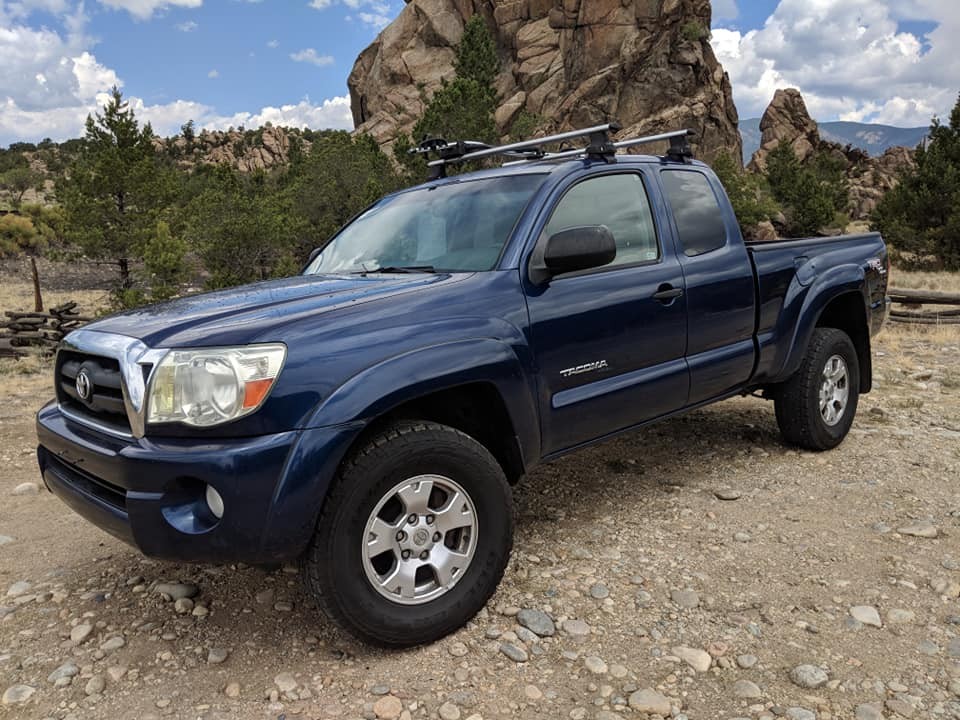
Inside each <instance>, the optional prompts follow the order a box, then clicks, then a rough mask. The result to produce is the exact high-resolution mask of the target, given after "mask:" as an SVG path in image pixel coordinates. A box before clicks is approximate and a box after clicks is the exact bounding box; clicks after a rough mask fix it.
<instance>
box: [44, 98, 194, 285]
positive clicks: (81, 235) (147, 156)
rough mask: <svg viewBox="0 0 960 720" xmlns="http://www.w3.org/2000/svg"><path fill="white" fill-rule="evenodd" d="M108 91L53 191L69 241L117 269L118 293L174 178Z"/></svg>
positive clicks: (129, 281)
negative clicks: (64, 215) (66, 169)
mask: <svg viewBox="0 0 960 720" xmlns="http://www.w3.org/2000/svg"><path fill="white" fill-rule="evenodd" d="M153 140H154V135H153V130H152V128H151V127H150V124H149V123H147V124H145V125H143V126H142V127H141V126H140V124H139V123H138V121H137V119H136V117H135V115H134V112H133V109H132V108H131V107H130V106H129V104H128V103H127V102H126V101H125V100H124V99H123V95H122V93H121V92H120V90H119V89H118V88H116V87H114V88H113V89H112V90H111V92H110V98H109V100H108V101H107V103H106V105H104V106H103V112H102V113H97V114H96V116H95V117H94V116H88V117H87V122H86V130H85V134H84V138H83V145H82V147H81V149H80V151H79V153H78V155H77V157H76V159H75V161H74V162H73V163H72V165H71V167H70V170H69V172H68V173H67V174H66V176H65V177H64V178H62V179H61V181H60V183H59V185H58V187H57V197H58V198H59V199H60V201H61V202H62V204H63V207H64V209H65V211H66V232H67V236H68V238H69V239H71V240H72V241H73V242H75V243H76V244H77V246H78V247H79V248H80V249H81V250H82V251H83V252H84V253H85V254H86V255H87V256H89V257H92V258H95V259H99V260H104V261H107V262H111V263H113V264H115V265H116V266H117V272H118V283H117V290H118V291H119V293H122V292H123V291H126V290H129V289H130V288H131V287H132V286H133V275H132V273H131V267H130V266H131V261H132V260H133V259H134V258H136V257H138V256H140V254H141V253H142V249H143V245H144V243H145V242H146V240H147V239H148V238H149V237H150V235H151V233H153V232H154V231H155V229H156V224H157V221H158V220H159V219H160V216H161V215H162V214H163V212H164V211H165V210H166V209H167V208H168V207H169V205H170V203H171V202H172V200H173V196H174V192H175V188H176V176H175V174H174V171H173V169H172V168H170V167H168V166H166V165H165V164H164V163H163V161H162V160H161V158H160V157H159V155H158V154H157V151H156V150H155V148H154V144H153Z"/></svg>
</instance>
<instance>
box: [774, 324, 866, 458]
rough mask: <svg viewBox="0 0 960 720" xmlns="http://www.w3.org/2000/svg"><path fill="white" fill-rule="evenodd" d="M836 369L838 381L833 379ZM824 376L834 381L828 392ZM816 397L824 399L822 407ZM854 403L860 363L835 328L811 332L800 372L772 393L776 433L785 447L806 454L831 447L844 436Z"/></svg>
mask: <svg viewBox="0 0 960 720" xmlns="http://www.w3.org/2000/svg"><path fill="white" fill-rule="evenodd" d="M838 358H839V362H838V361H837V359H838ZM828 365H829V367H828ZM841 365H842V369H843V370H845V375H844V376H843V381H842V382H840V381H839V380H837V379H836V378H839V377H840V376H839V375H838V373H839V372H840V370H839V368H841ZM828 375H833V376H834V385H833V386H832V390H831V386H830V385H828V384H827V379H828V378H827V376H828ZM844 388H845V401H843V402H842V403H841V400H840V398H842V397H843V396H844ZM821 393H824V394H825V397H826V398H827V400H826V401H825V404H824V405H822V404H821V400H822V398H821ZM859 399H860V363H859V361H858V359H857V350H856V348H855V347H854V345H853V342H852V341H851V340H850V337H849V336H848V335H847V334H846V333H845V332H843V331H842V330H837V329H835V328H816V329H815V330H814V331H813V336H812V337H811V338H810V344H809V345H808V346H807V352H806V355H805V356H804V358H803V362H802V363H801V364H800V368H799V369H798V370H797V372H796V373H794V374H793V376H792V377H791V378H790V379H789V380H787V381H786V382H785V383H784V384H783V385H782V386H781V387H780V388H779V389H778V391H777V393H776V394H775V397H774V400H775V407H776V413H777V424H778V425H779V426H780V433H781V434H782V435H783V438H784V440H786V441H787V442H788V443H791V444H793V445H799V446H800V447H802V448H806V449H807V450H817V451H821V450H830V449H832V448H835V447H836V446H837V445H839V444H840V443H841V442H843V439H844V438H845V437H846V436H847V433H848V432H849V431H850V426H851V425H852V424H853V418H854V416H855V415H856V413H857V404H858V402H859ZM841 404H842V410H840V409H839V406H840V405H841Z"/></svg>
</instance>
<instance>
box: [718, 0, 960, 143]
mask: <svg viewBox="0 0 960 720" xmlns="http://www.w3.org/2000/svg"><path fill="white" fill-rule="evenodd" d="M902 20H926V21H931V22H934V23H937V27H936V29H935V30H933V32H931V33H929V35H928V36H927V37H926V38H923V37H917V36H916V35H914V34H911V33H909V32H905V31H903V30H902V29H901V27H900V24H899V23H900V21H902ZM958 33H960V3H957V2H956V0H908V1H907V2H906V3H904V2H902V1H898V0H782V1H781V2H780V4H779V5H778V6H777V8H776V10H775V11H774V12H773V14H772V15H771V16H770V17H769V18H768V19H767V21H766V23H765V24H764V26H763V27H762V28H760V29H758V30H751V31H749V32H746V33H741V32H740V31H737V30H729V29H723V28H715V29H714V31H713V47H714V50H715V52H716V53H717V57H718V58H719V59H720V61H721V62H722V63H723V66H724V69H726V70H727V71H728V72H729V73H730V77H731V80H732V82H733V89H734V97H735V99H736V102H737V108H738V110H739V112H740V116H741V117H755V116H758V115H760V114H761V113H762V112H763V111H764V109H765V108H766V105H767V104H768V103H769V101H770V99H771V98H772V97H773V93H774V91H775V90H776V89H777V88H782V87H797V88H799V89H800V90H801V91H802V92H803V94H804V98H805V99H806V101H807V106H808V108H809V109H810V112H811V114H812V115H813V116H814V117H817V118H820V119H830V118H834V117H842V118H846V119H858V120H862V121H865V122H885V123H891V124H898V125H926V124H927V123H928V122H929V121H930V118H931V116H932V115H934V114H940V115H945V114H946V113H948V112H949V109H950V107H952V105H953V102H954V101H955V99H956V91H957V89H958V87H957V78H960V54H958V53H956V52H955V51H954V48H953V44H954V42H955V40H954V38H955V37H956V36H957V34H958Z"/></svg>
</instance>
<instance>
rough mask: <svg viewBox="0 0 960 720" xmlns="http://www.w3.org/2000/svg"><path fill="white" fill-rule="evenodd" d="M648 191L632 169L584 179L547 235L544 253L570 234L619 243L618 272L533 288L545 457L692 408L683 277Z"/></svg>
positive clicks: (560, 205) (599, 271)
mask: <svg viewBox="0 0 960 720" xmlns="http://www.w3.org/2000/svg"><path fill="white" fill-rule="evenodd" d="M646 182H647V179H646V177H645V176H644V175H643V174H642V173H641V172H640V171H639V170H637V171H624V170H622V169H621V170H616V171H612V172H611V171H609V170H607V171H603V172H602V174H597V175H594V176H590V177H587V178H586V179H582V180H579V181H578V182H575V183H574V184H572V185H571V186H570V187H568V188H566V189H565V190H564V191H563V193H562V195H561V196H560V197H559V199H558V200H556V202H555V205H554V208H553V210H552V211H551V213H550V216H549V218H550V219H549V220H548V221H547V224H546V226H545V228H544V230H543V232H542V233H541V236H540V239H539V242H538V245H541V244H542V243H545V242H546V239H547V238H548V237H549V236H550V235H551V234H553V233H556V232H559V231H560V230H564V229H568V228H570V227H578V226H585V225H605V226H607V228H608V229H609V230H610V231H611V233H612V234H613V236H614V240H615V241H616V244H617V255H616V258H615V259H614V260H613V262H611V263H610V264H609V265H606V266H603V267H600V268H595V269H592V270H587V271H581V272H577V273H569V274H567V275H560V276H555V277H553V278H551V279H550V280H549V281H548V282H547V283H544V284H541V285H537V286H533V285H530V286H528V289H527V293H528V295H527V307H528V310H529V313H530V325H531V333H532V344H533V349H534V353H535V356H536V362H537V365H538V368H539V404H540V417H541V435H542V451H543V454H544V455H545V456H546V455H550V454H553V453H557V452H560V451H563V450H566V449H568V448H571V447H574V446H576V445H579V444H582V443H585V442H588V441H590V440H594V439H597V438H600V437H602V436H604V435H608V434H610V433H614V432H616V431H618V430H622V429H625V428H628V427H630V426H632V425H636V424H638V423H641V422H643V421H645V420H650V419H652V418H655V417H657V416H659V415H663V414H666V413H669V412H671V411H674V410H678V409H680V408H682V407H684V406H685V405H686V403H687V396H688V393H689V373H688V370H687V363H686V359H685V357H684V355H685V351H686V342H687V303H686V298H685V297H684V280H683V272H682V270H681V267H680V264H679V262H678V260H677V257H676V254H675V252H674V251H673V249H672V247H668V248H665V247H664V238H665V234H664V233H658V232H657V227H656V224H655V222H654V211H653V209H652V207H651V203H650V199H649V195H648V193H647V190H646ZM666 237H667V238H669V235H666ZM541 247H542V245H541Z"/></svg>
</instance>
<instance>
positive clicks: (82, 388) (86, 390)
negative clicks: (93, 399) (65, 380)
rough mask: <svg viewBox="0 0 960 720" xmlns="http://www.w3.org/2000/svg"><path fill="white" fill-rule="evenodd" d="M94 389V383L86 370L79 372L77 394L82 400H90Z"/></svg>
mask: <svg viewBox="0 0 960 720" xmlns="http://www.w3.org/2000/svg"><path fill="white" fill-rule="evenodd" d="M92 390H93V383H92V382H90V376H89V375H88V374H87V371H86V370H81V371H80V372H78V373H77V395H79V396H80V399H81V400H89V399H90V395H91V392H92Z"/></svg>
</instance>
